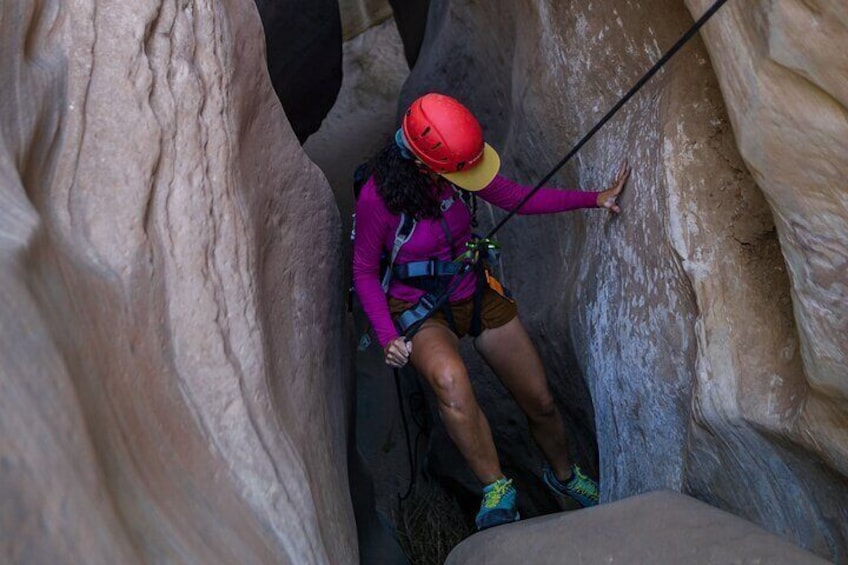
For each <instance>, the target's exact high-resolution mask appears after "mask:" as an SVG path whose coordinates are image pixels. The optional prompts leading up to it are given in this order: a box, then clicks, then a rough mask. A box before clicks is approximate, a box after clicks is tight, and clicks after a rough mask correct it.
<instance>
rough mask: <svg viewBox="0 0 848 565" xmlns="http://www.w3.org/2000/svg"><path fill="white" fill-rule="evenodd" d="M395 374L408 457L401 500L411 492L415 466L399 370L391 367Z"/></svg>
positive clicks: (415, 472)
mask: <svg viewBox="0 0 848 565" xmlns="http://www.w3.org/2000/svg"><path fill="white" fill-rule="evenodd" d="M392 372H393V373H394V376H395V391H396V392H397V400H398V406H399V407H400V419H401V421H402V422H403V435H404V437H405V438H406V455H407V457H408V458H409V485H408V486H407V487H406V493H404V494H403V495H402V496H401V495H398V498H399V499H400V501H401V502H403V501H404V500H406V499H407V498H408V497H409V495H410V493H412V486H413V485H414V484H415V475H416V474H417V470H416V468H415V467H416V466H415V458H414V457H413V455H412V444H411V442H410V441H409V423H408V422H407V421H406V410H404V409H403V394H402V393H401V390H400V371H399V370H398V369H392Z"/></svg>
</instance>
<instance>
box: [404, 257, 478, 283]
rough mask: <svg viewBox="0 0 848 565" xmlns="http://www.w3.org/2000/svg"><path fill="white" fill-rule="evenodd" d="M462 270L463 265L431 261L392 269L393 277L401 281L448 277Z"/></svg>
mask: <svg viewBox="0 0 848 565" xmlns="http://www.w3.org/2000/svg"><path fill="white" fill-rule="evenodd" d="M461 269H462V263H457V262H455V261H441V260H439V259H430V260H428V261H412V262H410V263H404V264H402V265H395V266H394V267H392V276H393V277H396V278H397V279H399V280H404V279H412V278H415V277H448V276H453V275H455V274H457V273H459V271H460V270H461Z"/></svg>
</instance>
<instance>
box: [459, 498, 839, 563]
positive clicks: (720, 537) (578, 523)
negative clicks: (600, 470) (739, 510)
mask: <svg viewBox="0 0 848 565" xmlns="http://www.w3.org/2000/svg"><path fill="white" fill-rule="evenodd" d="M475 563H480V564H486V565H501V564H503V565H510V564H512V563H533V564H534V565H562V564H567V563H580V564H581V565H601V564H607V563H656V564H659V565H665V564H668V565H672V564H677V563H686V564H688V565H723V564H725V563H769V564H770V565H814V564H815V565H818V564H821V565H823V564H825V563H827V561H825V560H823V559H821V558H819V557H817V556H815V555H814V554H812V553H809V552H806V551H804V550H802V549H800V548H798V547H796V546H794V545H792V544H791V543H788V542H786V541H784V540H782V539H780V538H779V537H777V536H776V535H774V534H770V533H768V532H766V531H765V530H763V529H762V528H759V527H757V526H755V525H754V524H751V523H750V522H746V521H745V520H741V519H740V518H737V517H736V516H734V515H732V514H730V513H727V512H723V511H721V510H718V509H716V508H713V507H711V506H709V505H707V504H704V503H702V502H699V501H697V500H695V499H693V498H690V497H688V496H683V495H680V494H677V493H674V492H670V491H656V492H651V493H648V494H643V495H639V496H634V497H631V498H627V499H623V500H619V501H618V502H615V503H613V504H608V505H604V506H600V507H596V508H590V509H587V510H582V511H580V512H568V513H562V514H557V515H555V516H544V517H541V518H534V519H532V520H523V521H521V522H518V523H515V524H509V525H506V526H500V527H497V528H492V529H490V530H486V531H483V532H480V533H479V534H476V535H474V536H472V537H471V538H468V539H467V540H466V541H464V542H462V543H461V544H460V545H458V546H457V547H456V549H454V550H453V551H452V552H451V554H450V555H449V556H448V559H447V561H446V565H474V564H475Z"/></svg>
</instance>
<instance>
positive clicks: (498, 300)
mask: <svg viewBox="0 0 848 565" xmlns="http://www.w3.org/2000/svg"><path fill="white" fill-rule="evenodd" d="M412 306H414V304H412V303H410V302H404V301H403V300H398V299H397V298H392V297H391V296H390V297H389V310H390V311H391V313H392V319H395V318H397V317H398V316H399V315H400V314H401V313H403V312H404V310H407V309H408V308H411V307H412ZM450 308H451V314H452V315H453V321H454V323H455V324H456V330H455V333H456V335H457V336H459V337H462V336H464V335H466V334H467V333H468V331H469V330H470V329H471V321H472V318H473V316H474V297H473V296H472V297H471V298H466V299H465V300H460V301H458V302H451V305H450ZM517 315H518V306H517V305H516V304H515V301H514V300H508V299H506V298H504V297H503V296H501V295H500V294H498V293H497V292H495V291H494V290H492V289H491V288H489V287H488V286H486V287H484V288H483V301H482V302H481V304H480V326H481V327H482V328H483V329H491V328H499V327H501V326H503V325H504V324H506V323H507V322H509V321H510V320H512V319H513V318H515V317H516V316H517ZM430 319H431V320H433V321H434V322H436V323H438V324H441V325H443V326H445V327H446V328H449V329H450V324H449V323H448V321H447V319H445V313H444V312H443V311H442V310H438V311H436V313H435V314H433V315H432V316H431V317H430Z"/></svg>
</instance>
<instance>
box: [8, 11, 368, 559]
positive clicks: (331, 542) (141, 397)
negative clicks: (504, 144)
mask: <svg viewBox="0 0 848 565" xmlns="http://www.w3.org/2000/svg"><path fill="white" fill-rule="evenodd" d="M0 28H1V29H2V31H0V37H2V42H3V46H4V49H3V52H4V57H3V61H2V64H0V75H2V76H3V80H2V81H0V84H2V87H0V88H2V90H0V94H1V95H2V100H3V104H2V107H1V108H2V109H0V115H2V120H1V121H0V127H2V140H3V145H2V150H0V179H2V184H0V199H2V201H3V206H2V207H0V208H1V209H2V211H0V214H2V218H3V220H2V235H0V242H2V243H0V245H1V246H2V247H1V248H0V249H2V251H0V262H2V268H0V273H2V275H0V276H2V279H3V284H2V301H3V304H4V306H5V307H4V309H3V314H2V333H3V337H2V340H0V343H2V344H3V345H2V349H3V351H2V357H0V389H2V391H3V392H2V394H0V494H2V499H3V500H4V501H5V502H4V504H3V505H1V506H0V531H2V532H3V535H0V555H2V556H4V557H3V561H7V560H8V561H11V562H27V563H31V562H52V563H55V562H85V563H131V562H136V561H137V562H150V561H172V562H203V563H236V562H239V563H245V562H284V563H285V562H287V563H307V562H309V563H316V562H326V563H352V562H356V561H357V552H356V546H355V538H354V524H353V518H352V512H351V509H350V503H349V496H348V492H347V487H346V484H347V483H346V481H347V477H346V465H345V458H346V451H347V448H346V445H345V437H346V435H347V433H346V425H345V405H346V401H345V400H344V399H345V394H346V387H345V383H344V378H345V375H346V370H345V367H346V364H345V363H344V362H343V359H342V356H341V355H340V353H339V349H338V348H336V347H326V345H325V344H326V343H332V342H338V341H340V340H341V334H340V332H341V330H340V323H339V321H340V314H339V313H340V312H341V300H340V298H339V297H338V293H337V292H336V290H337V289H338V288H339V285H340V282H339V280H338V260H339V254H338V251H337V247H338V242H339V233H338V225H339V220H338V217H337V213H336V210H335V206H334V205H333V203H332V195H331V192H330V191H329V189H328V187H327V185H326V181H325V180H324V178H323V176H322V175H321V174H320V172H319V171H318V170H317V168H316V167H315V166H314V165H312V164H311V163H310V162H309V161H308V159H307V158H306V157H305V156H304V154H303V153H302V151H301V150H300V147H299V144H298V143H297V140H296V139H295V138H294V136H293V134H292V132H291V130H290V128H288V126H287V124H286V120H285V117H284V115H283V112H282V109H281V108H280V106H279V104H278V103H277V101H276V98H275V97H274V93H273V92H272V90H271V86H270V82H269V79H268V75H267V71H266V70H265V67H264V61H263V57H262V54H263V47H262V31H261V26H260V22H259V18H258V15H257V13H256V9H255V7H254V5H253V3H252V2H251V1H250V0H243V1H242V0H239V1H236V0H228V1H225V2H223V3H217V4H214V5H213V4H208V3H205V2H188V3H185V2H183V3H177V2H172V1H163V2H155V1H145V2H134V3H122V2H114V1H97V2H93V1H83V2H75V3H66V2H57V1H46V2H39V3H31V2H23V1H12V2H6V3H5V4H4V6H3V10H2V17H0ZM307 218H308V221H305V220H306V219H307ZM306 242H308V244H307V243H306ZM334 297H335V298H334Z"/></svg>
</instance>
